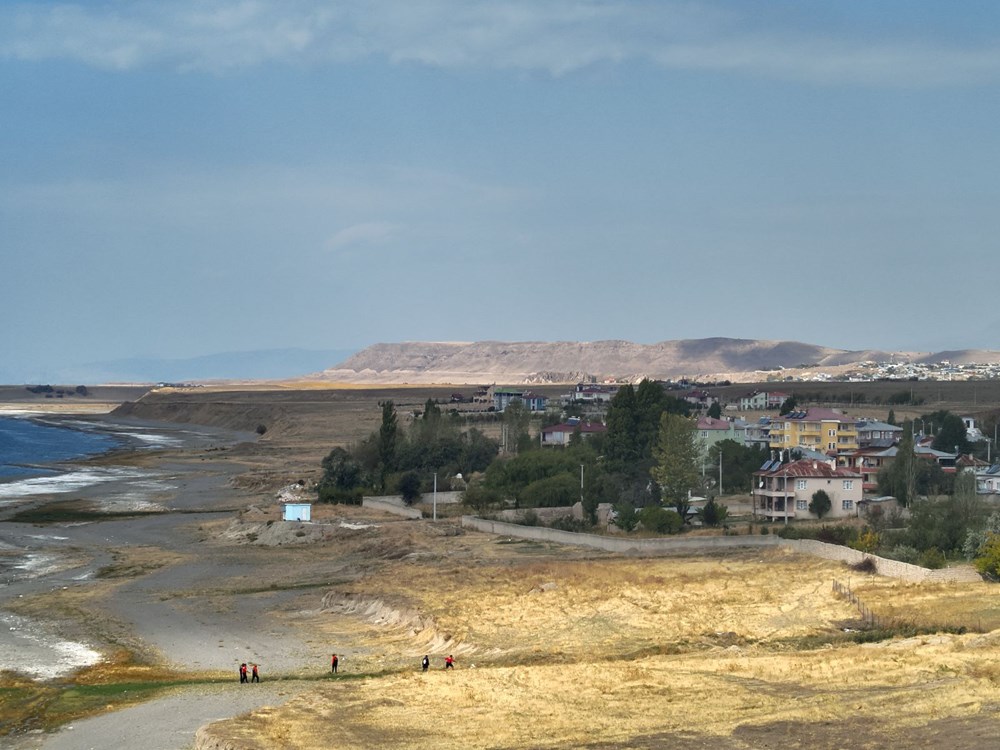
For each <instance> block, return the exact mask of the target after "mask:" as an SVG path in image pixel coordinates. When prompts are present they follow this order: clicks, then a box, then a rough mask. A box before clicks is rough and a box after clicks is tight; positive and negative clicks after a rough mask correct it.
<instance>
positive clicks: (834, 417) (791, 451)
mask: <svg viewBox="0 0 1000 750" xmlns="http://www.w3.org/2000/svg"><path fill="white" fill-rule="evenodd" d="M980 370H981V368H980ZM661 385H662V386H663V387H664V388H665V389H667V390H669V391H671V392H672V393H674V394H676V396H677V397H678V398H680V399H682V400H683V401H685V402H686V403H687V404H689V405H690V407H691V408H692V409H693V410H695V412H694V413H695V415H696V420H697V437H698V442H699V446H700V451H701V461H702V463H703V464H704V463H706V462H708V461H710V460H711V459H710V454H711V453H712V449H713V447H718V446H720V445H721V444H722V443H724V441H732V442H733V443H735V444H736V445H738V446H743V447H753V448H757V449H758V450H759V451H760V452H761V455H765V456H768V457H769V458H768V460H766V461H765V462H764V463H763V465H762V466H761V467H760V469H759V470H758V471H756V472H754V482H753V486H752V487H750V488H748V490H749V494H750V496H751V499H752V513H753V515H754V516H755V517H760V518H763V519H766V520H772V521H773V520H780V521H783V522H786V523H787V522H788V521H790V520H795V519H816V518H818V517H819V516H820V515H821V516H824V517H826V518H831V519H836V518H851V517H860V516H862V515H863V514H864V513H865V512H866V511H867V510H868V509H869V508H871V507H873V506H876V505H877V506H879V507H880V508H881V509H882V511H886V510H889V509H897V508H898V504H897V503H896V502H895V500H894V498H891V497H884V496H880V493H879V473H880V472H881V471H883V470H885V469H888V468H889V467H891V466H892V464H893V462H894V461H895V460H896V459H897V457H898V456H899V450H900V442H901V439H902V437H903V433H904V429H905V428H904V427H903V426H900V425H898V424H889V423H887V422H885V421H882V420H879V419H875V418H871V417H860V418H856V417H850V416H847V415H845V414H844V413H842V412H840V411H838V410H836V409H831V408H823V407H817V406H812V407H809V408H805V409H794V408H790V409H783V407H784V406H786V405H789V404H793V403H794V399H793V398H792V397H790V395H789V394H788V393H786V392H784V391H780V390H768V391H764V390H750V391H748V392H746V393H744V394H743V395H741V396H739V397H738V398H736V399H733V400H732V401H729V402H727V403H723V402H722V401H721V400H720V399H719V398H718V397H717V396H715V395H713V394H712V393H711V392H710V391H708V390H706V389H703V388H691V389H688V390H675V389H676V388H677V387H678V386H677V384H674V383H662V384H661ZM621 387H622V384H611V383H606V384H593V383H579V384H577V386H576V387H575V389H574V390H573V391H571V392H570V393H567V394H565V395H563V396H562V397H561V398H560V399H559V400H558V403H556V404H550V403H549V399H546V398H545V397H543V396H541V395H539V394H537V393H534V392H532V391H530V390H527V389H522V388H516V387H496V386H492V387H483V388H481V389H480V391H479V392H478V394H477V398H478V402H479V403H480V404H483V405H485V404H489V408H490V409H492V410H495V411H497V412H503V411H504V410H505V409H506V408H508V407H509V406H510V404H512V403H514V402H519V403H520V404H521V405H523V407H524V408H525V409H526V410H528V411H529V412H533V413H545V412H546V411H549V413H551V410H552V408H553V406H556V407H557V408H559V409H562V410H564V411H565V410H567V409H570V408H571V407H573V406H576V407H582V408H583V411H582V412H581V413H582V414H585V415H586V416H573V417H570V418H568V419H566V420H564V421H560V422H558V423H556V424H547V425H544V426H542V427H541V428H540V436H539V440H540V444H541V445H542V446H543V447H553V446H554V447H566V446H568V445H569V444H570V442H571V439H572V437H573V436H574V435H577V436H579V437H580V438H581V439H587V438H588V437H590V436H592V435H594V434H601V433H603V432H605V431H606V427H605V425H604V424H603V421H602V420H603V417H604V415H605V414H606V411H607V408H608V405H609V404H610V403H611V402H612V399H613V398H614V397H615V394H616V393H617V392H618V390H619V389H620V388H621ZM726 412H737V413H739V414H741V415H742V416H728V417H727V416H722V415H723V414H724V413H726ZM753 412H770V413H768V414H764V415H762V416H759V417H757V418H756V419H753V418H752V417H750V416H749V414H750V413H753ZM713 414H714V416H713ZM962 422H963V424H964V427H965V439H966V440H967V441H968V443H969V444H970V446H971V447H978V448H980V450H978V451H973V450H971V449H970V450H969V451H967V452H962V451H960V450H958V446H955V448H956V449H955V450H950V451H949V450H941V449H940V448H938V449H936V448H934V447H933V444H934V443H935V433H934V429H935V426H934V424H933V423H928V424H924V423H923V421H922V420H919V419H918V420H914V421H913V422H912V423H911V424H910V425H909V428H908V429H910V430H911V435H910V437H911V438H912V446H913V452H914V455H915V456H916V457H917V458H919V459H920V460H923V461H927V462H929V463H932V464H934V465H935V466H936V467H938V468H939V469H940V470H941V472H942V473H944V474H947V475H954V474H955V473H957V472H959V471H968V472H971V473H972V474H974V476H975V481H976V492H977V493H978V494H980V495H996V494H1000V463H998V462H997V457H996V451H995V448H996V446H995V437H991V436H987V435H984V434H983V432H982V431H981V429H980V427H979V426H978V425H977V424H976V420H975V418H974V417H971V416H966V417H963V418H962ZM917 424H919V425H920V427H919V429H917V427H916V425H917ZM940 427H941V425H938V428H940ZM993 428H994V432H995V430H996V429H997V425H996V424H994V425H993ZM984 451H985V459H984V458H980V457H977V456H976V455H974V453H982V452H984ZM717 454H718V456H719V468H720V471H721V463H722V461H723V455H722V451H721V450H718V451H717ZM821 489H822V490H823V491H824V492H825V493H826V494H827V495H828V496H829V498H830V508H829V509H828V510H827V511H826V512H824V513H820V514H817V513H815V512H814V511H813V510H812V509H811V507H810V505H811V498H812V497H813V495H814V494H815V493H816V492H817V491H818V490H821Z"/></svg>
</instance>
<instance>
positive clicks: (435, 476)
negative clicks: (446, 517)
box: [433, 471, 438, 521]
mask: <svg viewBox="0 0 1000 750" xmlns="http://www.w3.org/2000/svg"><path fill="white" fill-rule="evenodd" d="M433 520H435V521H436V520H438V474H437V472H436V471H435V472H434V519H433Z"/></svg>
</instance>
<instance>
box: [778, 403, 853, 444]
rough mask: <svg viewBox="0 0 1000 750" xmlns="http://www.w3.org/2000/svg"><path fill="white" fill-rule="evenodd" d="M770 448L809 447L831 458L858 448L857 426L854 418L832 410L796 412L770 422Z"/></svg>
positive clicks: (815, 409) (816, 409)
mask: <svg viewBox="0 0 1000 750" xmlns="http://www.w3.org/2000/svg"><path fill="white" fill-rule="evenodd" d="M770 437H771V442H770V447H771V448H774V449H776V450H793V449H795V448H809V449H811V450H814V451H820V452H822V453H826V454H828V455H831V454H833V455H836V454H840V453H843V452H844V451H853V450H857V449H858V427H857V424H855V421H854V419H853V418H852V417H848V416H846V415H844V414H841V413H840V412H839V411H834V410H833V409H818V408H814V409H809V410H807V411H793V412H790V413H788V414H784V415H782V416H780V417H774V418H773V419H772V420H771V433H770Z"/></svg>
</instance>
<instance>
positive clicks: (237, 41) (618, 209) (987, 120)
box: [0, 0, 1000, 381]
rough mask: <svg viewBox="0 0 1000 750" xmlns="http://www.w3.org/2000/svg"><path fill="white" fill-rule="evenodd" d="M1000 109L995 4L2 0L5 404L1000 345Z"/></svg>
mask: <svg viewBox="0 0 1000 750" xmlns="http://www.w3.org/2000/svg"><path fill="white" fill-rule="evenodd" d="M998 84H1000V6H998V5H997V4H995V3H992V2H962V3H944V2H918V1H916V0H914V1H907V2H889V1H885V2H872V1H871V0H868V1H867V2H860V1H859V2H838V3H829V2H808V1H807V2H801V1H799V2H791V1H789V2H754V1H753V0H742V1H740V2H698V1H697V0H695V1H692V2H594V1H593V0H590V1H585V0H553V1H551V2H537V1H528V0H525V1H521V0H494V1H493V2H451V1H449V0H436V1H434V2H412V1H411V2H402V1H387V2H311V1H308V0H284V1H277V0H275V1H274V2H270V1H269V0H244V1H236V0H229V1H223V0H215V1H201V2H199V1H195V0H177V1H176V2H154V1H149V2H76V3H74V2H61V3H48V2H31V3H23V4H21V3H16V2H5V3H3V4H0V101H2V102H3V116H2V117H0V164H2V165H3V169H2V170H0V292H2V300H0V305H2V307H0V309H2V311H3V325H2V326H0V380H10V381H32V380H41V379H45V376H47V375H49V374H51V373H54V372H58V371H59V368H60V367H61V366H63V365H66V364H72V363H82V362H91V361H101V360H108V359H117V358H125V357H162V358H185V357H195V356H200V355H206V354H212V353H216V352H227V351H246V350H257V349H280V348H289V347H297V348H305V349H317V350H328V349H350V348H356V349H360V348H362V347H364V346H367V345H369V344H373V343H376V342H382V341H404V340H466V341H471V340H481V339H501V340H553V341H554V340H583V341H593V340H600V339H627V340H631V341H637V342H643V343H653V342H656V341H663V340H669V339H681V338H701V337H706V336H730V337H738V338H764V339H793V340H799V341H806V342H809V343H816V344H823V345H827V346H835V347H842V348H848V349H858V348H869V347H880V348H889V349H898V350H919V351H933V350H940V349H950V348H965V347H979V348H990V349H996V348H1000V346H998V342H997V340H996V339H997V336H996V332H997V331H998V330H1000V312H998V308H997V306H996V304H995V301H994V300H995V289H996V283H997V278H998V274H997V271H998V270H1000V260H998V257H1000V255H998V253H997V251H996V248H995V244H996V239H995V238H997V237H998V236H1000V211H998V210H997V206H998V205H1000V180H998V177H997V174H998V165H1000V135H998V132H1000V131H998V128H997V122H1000V116H998V115H1000V111H998V110H1000V106H998V103H1000V98H998ZM331 364H333V363H331Z"/></svg>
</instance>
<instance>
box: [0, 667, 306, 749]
mask: <svg viewBox="0 0 1000 750" xmlns="http://www.w3.org/2000/svg"><path fill="white" fill-rule="evenodd" d="M307 685H308V683H301V682H282V683H273V684H270V685H269V684H268V683H266V682H265V683H261V684H260V685H253V684H251V685H240V684H239V683H238V682H236V681H235V680H234V681H233V684H232V685H224V686H207V687H197V688H185V689H182V690H178V691H177V692H174V693H172V694H170V695H167V696H164V697H162V698H158V699H156V700H152V701H149V702H148V703H142V704H139V705H136V706H131V707H129V708H124V709H122V710H120V711H114V712H111V713H107V714H104V715H103V716H95V717H93V718H90V719H85V720H83V721H78V722H75V723H73V724H71V725H69V726H66V727H63V728H62V729H61V730H60V731H59V732H57V733H55V734H52V735H34V736H31V737H26V738H24V739H22V740H21V741H20V742H18V743H17V744H16V745H14V746H13V748H12V750H91V749H93V750H134V749H135V748H141V750H188V749H189V748H191V747H193V746H194V734H195V732H196V731H197V729H198V727H200V726H202V725H203V724H207V723H209V722H212V721H218V720H219V719H223V718H227V717H230V716H236V715H238V714H242V713H245V712H247V711H250V710H253V709H256V708H260V707H262V706H276V705H280V704H282V703H284V702H285V701H286V700H288V699H289V698H291V697H292V696H294V695H297V694H298V693H299V692H301V691H302V690H303V689H304V688H305V687H306V686H307Z"/></svg>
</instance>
